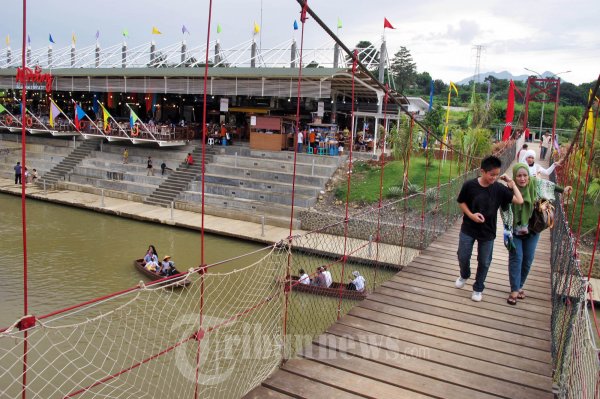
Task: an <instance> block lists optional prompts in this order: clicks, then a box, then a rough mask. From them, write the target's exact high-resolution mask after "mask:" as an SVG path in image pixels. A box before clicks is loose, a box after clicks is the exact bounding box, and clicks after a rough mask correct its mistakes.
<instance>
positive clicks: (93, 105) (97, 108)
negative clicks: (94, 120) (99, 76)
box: [92, 93, 100, 115]
mask: <svg viewBox="0 0 600 399" xmlns="http://www.w3.org/2000/svg"><path fill="white" fill-rule="evenodd" d="M97 96H98V95H97V94H95V93H94V101H92V110H93V111H94V114H96V115H98V111H99V110H100V105H99V104H98V98H97Z"/></svg>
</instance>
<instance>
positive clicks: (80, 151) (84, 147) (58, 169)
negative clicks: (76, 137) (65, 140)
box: [38, 139, 100, 185]
mask: <svg viewBox="0 0 600 399" xmlns="http://www.w3.org/2000/svg"><path fill="white" fill-rule="evenodd" d="M99 146H100V141H99V140H94V139H89V140H85V141H83V142H82V143H81V144H80V145H79V146H78V147H77V148H75V149H74V150H73V151H71V153H70V154H69V155H67V156H66V157H65V158H64V159H63V160H62V161H60V162H59V163H58V164H57V165H56V166H54V167H53V168H52V169H51V170H50V171H49V172H47V173H45V174H44V175H43V176H42V177H41V178H40V179H39V181H38V184H41V185H43V184H44V183H45V184H50V185H52V184H55V183H56V182H58V181H60V180H65V177H66V176H67V175H68V174H69V173H71V172H72V171H73V169H75V167H76V166H77V165H79V164H80V163H81V161H83V159H84V158H86V157H87V156H89V155H90V154H91V153H92V151H94V150H96V149H98V147H99Z"/></svg>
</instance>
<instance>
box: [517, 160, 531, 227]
mask: <svg viewBox="0 0 600 399" xmlns="http://www.w3.org/2000/svg"><path fill="white" fill-rule="evenodd" d="M519 169H525V171H526V172H527V174H528V175H529V166H527V165H526V164H524V163H518V164H516V165H515V166H513V169H512V172H513V180H515V184H517V182H516V178H517V173H518V172H519ZM517 187H519V191H520V192H521V195H522V196H523V204H522V205H517V204H512V207H513V216H514V218H513V225H514V227H515V230H516V227H517V226H522V227H525V226H527V225H528V224H529V219H530V218H531V215H532V214H533V206H534V204H535V200H536V178H535V177H533V176H529V182H528V183H527V185H526V186H525V187H521V186H519V185H517Z"/></svg>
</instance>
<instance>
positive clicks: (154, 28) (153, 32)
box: [152, 26, 162, 35]
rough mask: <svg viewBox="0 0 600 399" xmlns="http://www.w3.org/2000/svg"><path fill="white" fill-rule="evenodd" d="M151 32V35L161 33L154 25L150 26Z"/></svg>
mask: <svg viewBox="0 0 600 399" xmlns="http://www.w3.org/2000/svg"><path fill="white" fill-rule="evenodd" d="M152 34H153V35H162V32H161V31H159V30H158V28H157V27H156V26H153V27H152Z"/></svg>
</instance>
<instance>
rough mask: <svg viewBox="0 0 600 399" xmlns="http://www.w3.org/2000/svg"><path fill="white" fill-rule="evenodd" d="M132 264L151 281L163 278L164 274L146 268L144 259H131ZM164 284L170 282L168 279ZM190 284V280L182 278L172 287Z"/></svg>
mask: <svg viewBox="0 0 600 399" xmlns="http://www.w3.org/2000/svg"><path fill="white" fill-rule="evenodd" d="M133 266H135V268H136V269H138V270H139V271H140V272H142V273H143V274H144V275H145V276H146V277H148V278H149V279H150V280H152V281H156V280H160V279H162V278H165V276H161V275H160V274H159V273H157V272H151V271H150V270H148V269H146V268H145V267H144V266H145V263H144V259H136V260H134V261H133ZM164 284H170V281H165V282H164ZM190 284H191V281H190V280H188V279H183V280H179V281H178V282H177V283H176V284H174V285H173V286H174V287H184V286H188V285H190Z"/></svg>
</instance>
